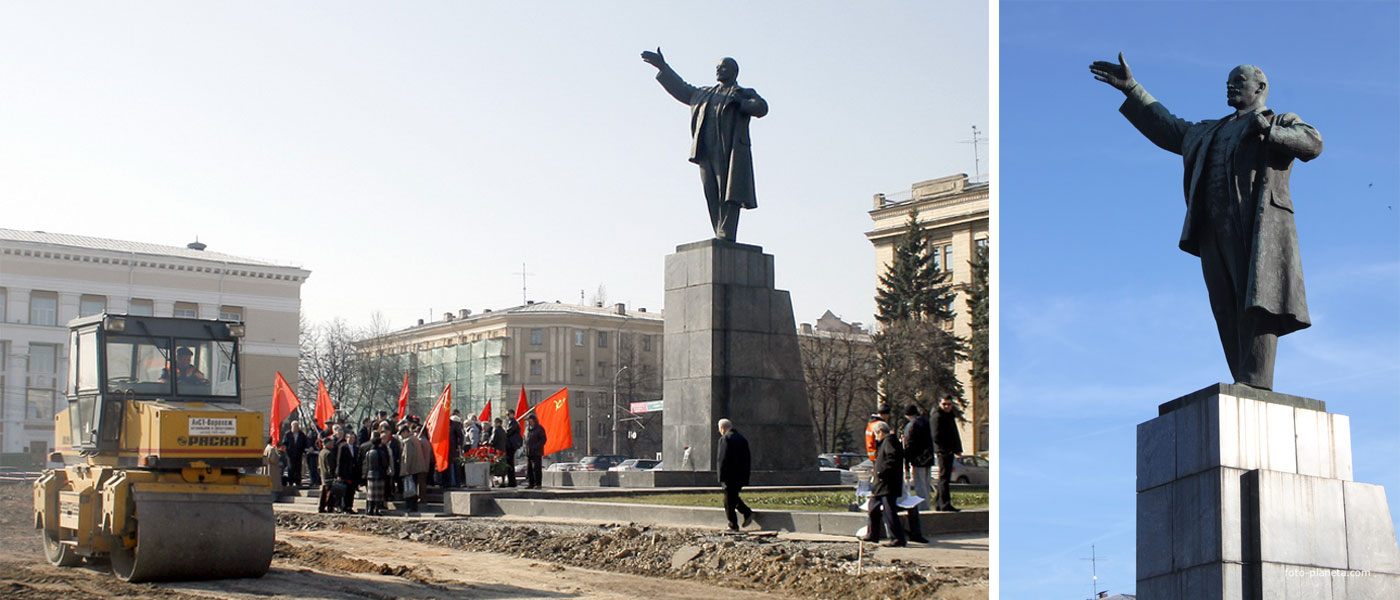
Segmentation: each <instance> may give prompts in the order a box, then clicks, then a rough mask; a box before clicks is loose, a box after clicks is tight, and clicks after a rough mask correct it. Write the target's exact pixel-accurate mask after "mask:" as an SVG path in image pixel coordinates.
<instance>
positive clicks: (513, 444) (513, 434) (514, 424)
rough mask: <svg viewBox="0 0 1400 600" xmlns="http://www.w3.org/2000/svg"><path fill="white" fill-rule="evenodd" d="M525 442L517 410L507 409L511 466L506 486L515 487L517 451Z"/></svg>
mask: <svg viewBox="0 0 1400 600" xmlns="http://www.w3.org/2000/svg"><path fill="white" fill-rule="evenodd" d="M524 443H525V438H524V437H522V436H521V435H520V421H517V420H515V410H514V409H511V410H507V411H506V465H508V466H509V467H510V469H509V470H507V471H506V486H508V487H515V485H516V481H515V453H516V451H518V450H520V446H522V445H523V444H524Z"/></svg>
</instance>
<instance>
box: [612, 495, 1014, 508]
mask: <svg viewBox="0 0 1400 600" xmlns="http://www.w3.org/2000/svg"><path fill="white" fill-rule="evenodd" d="M742 497H743V499H744V503H745V504H748V505H749V506H750V507H753V508H756V509H768V510H812V511H828V512H846V511H847V510H849V509H850V508H849V507H850V505H851V504H852V503H853V502H855V501H856V495H855V492H758V491H756V492H744V493H743V494H742ZM589 500H590V501H595V502H617V503H623V504H661V505H665V506H704V507H712V508H720V507H722V506H724V494H722V493H720V492H713V493H703V494H638V495H626V496H603V497H598V498H589ZM989 502H990V495H989V494H988V493H987V492H963V491H954V492H953V505H954V506H957V507H958V508H986V507H987V505H988V503H989Z"/></svg>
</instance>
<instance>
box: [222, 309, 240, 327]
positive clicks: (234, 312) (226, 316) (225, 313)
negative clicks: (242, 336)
mask: <svg viewBox="0 0 1400 600" xmlns="http://www.w3.org/2000/svg"><path fill="white" fill-rule="evenodd" d="M219 320H220V321H233V322H235V323H242V322H243V307H241V306H220V307H219Z"/></svg>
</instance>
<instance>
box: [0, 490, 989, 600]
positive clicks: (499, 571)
mask: <svg viewBox="0 0 1400 600" xmlns="http://www.w3.org/2000/svg"><path fill="white" fill-rule="evenodd" d="M31 493H32V492H31V488H30V486H29V485H27V484H24V483H18V484H9V483H0V544H3V545H4V547H5V548H6V549H7V551H6V552H4V553H3V554H0V598H13V599H16V600H38V599H44V600H50V599H53V600H57V599H70V598H73V599H79V600H86V599H97V598H160V599H171V600H187V599H200V600H207V599H209V598H218V599H240V600H242V599H253V598H276V597H295V598H308V599H317V598H326V599H331V598H365V599H374V600H381V599H384V600H387V599H392V598H406V599H429V598H585V599H622V598H682V599H695V600H713V599H714V597H715V595H716V593H717V592H718V593H722V594H723V595H724V596H725V597H726V600H729V599H734V600H747V599H751V598H937V599H947V600H966V599H974V598H979V599H980V598H986V597H987V595H988V584H987V578H988V569H987V567H986V565H985V562H982V563H980V564H979V563H978V562H977V561H971V563H970V566H969V564H967V563H965V564H964V566H932V565H929V564H926V563H927V562H928V561H918V560H910V557H913V556H916V554H915V553H917V552H918V551H919V550H920V549H918V548H915V547H911V548H909V549H899V550H897V551H892V550H884V549H882V550H880V551H879V552H875V553H874V554H875V556H873V557H872V555H871V554H870V553H871V552H872V550H873V547H872V546H870V545H866V546H865V549H864V553H865V554H864V556H862V557H861V558H862V560H860V561H857V554H858V553H859V552H860V551H859V550H858V548H859V546H858V545H857V544H855V543H851V542H849V541H841V542H834V541H819V540H808V539H783V538H779V537H776V536H753V535H740V536H733V535H728V534H724V533H721V532H717V531H711V530H694V529H669V528H647V527H641V526H635V525H631V524H613V525H591V524H577V523H570V524H564V523H522V522H519V521H509V520H500V519H481V518H477V519H430V520H413V519H401V518H384V517H381V518H369V517H363V516H358V515H357V516H345V515H317V514H303V513H295V512H279V513H278V516H277V520H278V530H277V547H276V552H275V555H274V557H273V563H272V569H271V571H269V572H268V574H267V575H266V576H264V577H262V578H259V579H238V580H221V581H209V582H182V583H161V584H126V583H121V582H119V581H117V580H116V579H115V578H113V577H112V576H111V574H110V573H109V572H107V568H106V566H105V565H100V564H94V565H84V566H82V567H78V568H73V569H60V568H57V567H53V566H50V565H49V564H48V563H47V562H46V561H45V560H44V557H43V548H42V545H41V543H40V541H39V535H38V532H37V531H36V530H34V528H33V525H32V510H33V509H32V496H31ZM925 551H927V550H925ZM900 557H904V558H900ZM857 562H860V567H859V569H860V575H859V576H857V575H856V572H857Z"/></svg>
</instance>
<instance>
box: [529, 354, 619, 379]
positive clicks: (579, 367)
mask: <svg viewBox="0 0 1400 600" xmlns="http://www.w3.org/2000/svg"><path fill="white" fill-rule="evenodd" d="M585 368H586V367H585V366H584V361H583V359H581V358H577V359H574V376H575V377H583V376H584V375H586V374H587V373H586V371H585ZM595 373H596V375H597V376H598V377H611V376H612V375H613V372H612V369H611V368H610V367H609V366H608V362H607V361H603V360H600V361H598V370H597V371H595ZM543 374H544V359H542V358H532V359H530V375H533V376H540V375H543Z"/></svg>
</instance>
